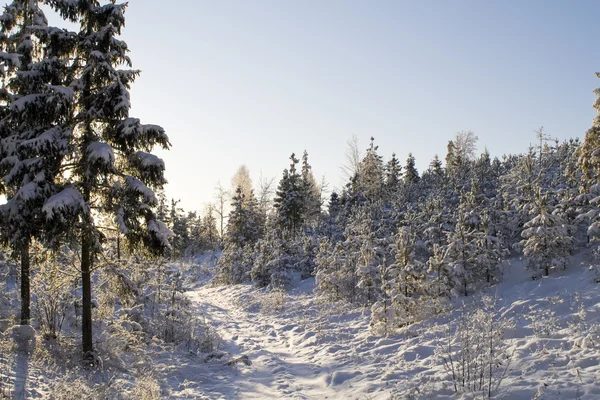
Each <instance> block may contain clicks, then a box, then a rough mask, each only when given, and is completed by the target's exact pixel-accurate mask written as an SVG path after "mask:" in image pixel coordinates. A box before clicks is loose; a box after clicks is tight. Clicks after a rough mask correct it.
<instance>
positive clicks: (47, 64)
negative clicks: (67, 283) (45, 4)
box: [0, 0, 75, 324]
mask: <svg viewBox="0 0 600 400" xmlns="http://www.w3.org/2000/svg"><path fill="white" fill-rule="evenodd" d="M0 24H1V27H2V34H1V35H0V46H1V50H2V53H1V55H0V64H2V70H3V72H4V76H3V88H2V91H1V97H2V100H3V101H4V104H3V106H2V107H1V108H2V110H1V114H2V115H1V120H0V138H1V141H0V159H1V160H2V161H1V162H0V175H2V177H3V178H2V180H3V185H2V188H3V189H4V194H5V195H6V199H7V202H6V204H4V205H3V206H2V207H0V219H1V223H0V234H1V238H2V241H3V242H4V243H5V244H8V245H9V246H10V247H11V248H12V249H13V251H14V253H15V255H16V256H18V258H19V259H20V263H21V323H22V324H27V323H28V322H29V318H30V306H29V301H30V300H29V293H30V289H29V275H30V254H29V253H30V252H29V249H30V246H31V244H32V240H34V239H38V240H43V237H42V236H43V235H44V230H43V227H44V218H43V215H42V206H43V204H44V202H45V201H46V200H47V199H48V198H49V197H50V196H52V195H53V194H55V193H56V191H57V181H58V180H59V179H60V175H61V172H62V167H61V161H62V157H64V155H65V154H66V152H67V151H68V141H69V138H70V136H71V134H72V133H71V129H70V127H69V126H68V123H69V121H70V118H71V111H72V101H73V90H72V89H70V88H68V87H66V86H67V85H68V84H69V82H68V76H69V73H70V68H69V62H70V60H69V57H70V56H71V55H72V54H73V51H74V45H75V35H74V34H73V33H72V32H68V31H66V30H61V29H58V28H54V27H50V26H48V21H47V19H46V16H45V15H44V12H43V11H42V10H41V9H40V7H39V2H38V1H31V0H15V1H13V2H12V3H11V4H9V5H7V6H6V7H5V11H4V14H3V15H2V17H0Z"/></svg>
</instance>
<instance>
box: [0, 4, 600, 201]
mask: <svg viewBox="0 0 600 400" xmlns="http://www.w3.org/2000/svg"><path fill="white" fill-rule="evenodd" d="M4 3H6V1H4ZM598 15H600V2H598V1H595V0H577V1H567V0H565V1H551V0H529V1H527V0H502V1H492V0H482V1H475V0H463V1H458V0H441V1H425V0H420V1H402V0H387V1H386V0H379V1H374V0H369V1H366V0H365V1H353V0H339V1H338V0H277V1H271V0H254V1H250V0H239V1H227V0H215V1H207V0H180V1H177V2H174V1H167V0H129V8H128V10H127V13H126V17H127V25H126V28H125V30H124V31H123V35H122V38H123V39H124V40H125V41H127V42H128V44H129V47H130V49H131V57H132V60H133V63H134V67H135V68H139V69H141V70H142V75H141V76H140V78H139V79H138V80H137V82H136V84H135V86H134V88H133V90H132V105H133V107H132V112H131V115H132V116H135V117H139V118H141V119H142V121H143V122H146V123H156V124H160V125H162V126H163V127H164V128H165V129H166V130H167V133H168V134H169V136H170V138H171V141H172V144H173V148H172V150H171V151H170V152H168V153H162V152H161V156H162V157H163V158H164V159H165V161H166V165H167V178H168V179H169V182H170V183H169V185H168V187H167V194H168V195H169V196H170V197H175V198H180V199H181V200H182V205H183V206H184V207H185V208H186V209H189V210H192V209H202V207H203V204H204V203H206V202H209V201H211V200H212V199H213V195H214V186H215V185H216V183H217V182H218V181H221V182H222V183H223V185H224V186H229V184H230V179H231V176H232V175H233V174H234V172H235V170H236V169H237V167H238V166H239V165H240V164H246V165H247V167H248V168H249V169H250V172H251V174H252V178H253V179H254V180H255V181H257V180H258V177H259V175H260V173H261V171H262V174H263V175H264V176H266V177H274V176H276V177H277V178H276V179H277V180H279V177H280V176H281V172H282V170H283V169H284V168H286V167H287V165H288V157H289V155H290V154H291V153H292V152H296V154H301V153H302V151H303V150H304V149H306V150H307V151H308V153H309V160H310V162H311V164H312V166H313V171H314V173H315V175H316V177H317V179H319V178H320V177H321V176H323V175H325V177H326V179H327V181H328V182H329V183H330V185H331V187H340V186H341V183H342V179H341V173H340V166H341V165H342V164H343V163H344V151H345V148H346V141H347V140H348V139H349V138H350V137H351V136H352V135H357V136H358V138H359V143H360V146H361V148H366V147H367V146H368V144H369V137H370V136H374V137H375V139H376V144H378V145H379V148H380V154H382V155H383V156H384V159H385V160H387V159H388V158H389V157H390V155H391V153H392V152H396V154H397V155H398V156H399V158H400V159H401V160H402V162H403V163H404V160H405V159H406V157H407V154H408V153H409V152H412V153H413V154H414V155H415V157H416V159H417V166H418V167H419V169H420V170H423V169H424V168H426V166H427V165H428V163H429V161H430V160H431V158H432V157H433V156H434V154H436V153H437V154H439V156H440V158H442V159H443V157H444V156H445V153H446V144H447V142H448V140H450V139H451V138H452V137H453V135H454V133H455V132H457V131H460V130H465V129H470V130H473V131H474V132H475V133H476V134H477V135H478V136H479V138H480V140H479V145H480V148H481V149H482V148H483V146H487V147H488V149H489V150H490V152H491V153H492V155H498V156H500V155H502V154H504V153H511V152H512V153H514V152H524V151H526V150H527V147H528V145H529V143H531V142H535V134H534V130H535V129H536V128H537V127H539V126H540V125H543V126H544V127H545V131H546V133H548V134H549V135H552V136H554V137H558V138H559V139H566V138H569V137H580V138H583V134H584V132H585V131H586V129H587V128H589V126H590V124H591V120H592V118H593V116H594V115H595V112H594V110H593V108H592V106H591V105H592V102H593V100H594V98H595V96H594V94H593V92H592V91H593V89H595V88H596V87H600V79H598V78H596V77H595V75H594V72H595V71H600V51H599V48H600V24H599V23H598V21H597V19H598Z"/></svg>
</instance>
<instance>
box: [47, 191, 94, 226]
mask: <svg viewBox="0 0 600 400" xmlns="http://www.w3.org/2000/svg"><path fill="white" fill-rule="evenodd" d="M85 208H86V204H85V201H84V200H83V197H82V196H81V193H79V191H78V190H77V189H75V188H72V187H68V188H66V189H63V190H62V191H61V192H59V193H57V194H55V195H54V196H51V197H50V198H49V199H48V200H46V202H45V203H44V206H43V207H42V211H43V212H44V213H45V214H46V218H48V219H52V218H53V217H54V215H55V214H57V213H61V212H65V211H66V212H70V213H76V212H78V211H79V210H85Z"/></svg>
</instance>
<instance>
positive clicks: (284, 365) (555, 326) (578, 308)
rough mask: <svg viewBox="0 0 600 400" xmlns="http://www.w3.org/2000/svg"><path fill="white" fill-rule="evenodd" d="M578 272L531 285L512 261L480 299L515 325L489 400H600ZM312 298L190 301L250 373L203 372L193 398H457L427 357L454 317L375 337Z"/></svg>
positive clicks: (590, 306) (244, 290)
mask: <svg viewBox="0 0 600 400" xmlns="http://www.w3.org/2000/svg"><path fill="white" fill-rule="evenodd" d="M588 267H589V263H587V264H586V263H585V262H583V261H576V262H574V263H573V264H572V265H571V266H570V268H569V269H568V270H566V271H557V272H555V273H553V274H552V275H551V276H549V277H546V278H544V279H541V280H536V281H534V280H531V279H530V278H529V274H528V273H527V272H526V271H525V270H524V268H523V265H522V263H520V262H519V261H518V260H513V261H512V263H510V264H508V265H507V268H506V271H505V272H506V280H505V282H504V283H503V284H501V285H498V287H495V288H492V289H489V290H488V293H489V294H490V295H496V296H497V297H498V310H499V313H501V314H502V315H504V316H506V317H510V318H512V319H513V321H514V323H515V325H514V328H513V329H511V330H510V331H508V332H506V337H507V339H506V340H507V350H508V353H509V354H510V355H511V363H510V367H509V369H508V371H507V374H506V377H505V379H504V380H503V381H502V383H501V386H500V388H499V391H498V396H499V397H501V398H508V399H532V398H538V399H539V398H545V399H568V398H573V399H576V398H581V399H586V398H587V399H597V398H600V384H599V383H598V379H599V378H600V375H599V374H600V365H599V361H600V318H599V317H600V314H599V311H600V287H599V286H598V284H597V283H595V282H593V278H594V276H595V275H594V273H593V272H591V271H589V269H588ZM313 287H314V280H312V279H309V280H307V281H304V282H303V283H302V285H301V286H300V287H298V288H296V289H293V290H291V291H289V292H288V293H286V294H285V295H282V294H278V293H273V294H270V293H269V292H268V291H267V290H265V289H262V290H259V289H256V288H254V287H253V286H252V285H250V284H246V285H237V286H230V287H211V286H209V285H203V286H201V287H199V288H198V289H196V290H193V291H190V292H188V295H189V296H190V298H191V299H192V300H193V301H194V303H195V304H197V305H198V307H199V308H200V310H202V312H203V313H204V315H205V317H206V318H207V320H208V321H209V322H210V323H212V324H213V326H215V327H216V328H217V330H218V331H219V332H220V333H221V335H222V337H223V344H222V350H223V351H225V352H228V353H230V354H231V355H233V356H236V357H239V356H242V355H244V356H247V357H248V360H249V361H250V362H251V364H250V365H245V364H244V363H242V362H240V363H237V364H235V366H233V367H231V366H225V367H223V366H219V367H217V368H211V366H210V363H209V365H207V370H206V374H208V375H207V376H206V377H205V378H204V379H202V382H201V383H200V382H198V383H199V384H198V385H197V386H196V385H194V386H196V387H197V388H198V389H200V390H201V391H202V393H203V395H205V396H206V397H207V398H241V399H268V398H273V399H274V398H292V399H325V398H327V399H389V398H404V397H405V395H407V394H408V393H413V394H414V395H415V397H416V398H455V396H456V397H460V396H461V395H458V396H457V395H456V394H455V393H454V390H453V387H452V381H451V379H450V376H449V374H448V373H447V372H446V371H445V369H444V368H443V366H442V364H441V362H440V359H439V356H438V355H437V352H436V349H438V348H439V346H440V343H441V342H440V341H441V339H442V338H443V337H444V332H446V331H447V325H448V324H453V323H455V321H456V317H457V315H458V313H459V311H455V312H454V313H452V314H451V315H446V316H444V317H438V318H435V319H432V320H429V321H424V322H421V323H418V324H414V325H412V326H410V327H407V328H404V329H402V330H400V331H399V332H398V333H396V334H394V335H389V336H387V337H380V336H375V335H374V334H373V333H372V332H371V331H370V330H369V312H368V311H367V310H362V309H354V310H353V309H350V308H349V307H348V306H343V305H339V304H337V305H336V304H333V305H332V304H327V303H326V302H324V301H320V299H319V298H318V297H315V296H313V294H312V290H313ZM463 300H465V301H467V302H469V301H470V299H460V301H463ZM217 365H219V364H213V367H216V366H217ZM209 376H213V377H212V378H211V377H209ZM185 378H186V379H190V377H185ZM194 393H195V392H194V391H193V390H190V391H187V392H185V391H181V392H179V394H177V393H175V392H173V393H172V394H173V395H181V396H183V395H186V394H187V395H190V396H193V394H194ZM466 397H467V398H468V397H469V395H467V396H466Z"/></svg>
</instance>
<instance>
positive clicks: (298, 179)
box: [273, 153, 306, 238]
mask: <svg viewBox="0 0 600 400" xmlns="http://www.w3.org/2000/svg"><path fill="white" fill-rule="evenodd" d="M290 160H291V163H290V168H289V169H285V170H284V171H283V177H282V178H281V180H280V181H279V186H278V188H277V192H276V194H275V199H274V200H273V203H274V207H275V218H276V221H277V227H278V229H280V230H281V231H282V233H283V234H284V236H285V237H290V238H293V237H295V236H296V234H297V233H298V232H299V231H300V228H301V227H302V224H303V222H304V218H303V217H304V210H305V204H304V200H305V199H306V197H305V195H304V193H305V191H304V189H305V188H304V186H303V183H302V175H300V173H298V170H297V169H296V165H297V164H298V159H297V158H296V156H295V154H293V153H292V155H291V156H290Z"/></svg>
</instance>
